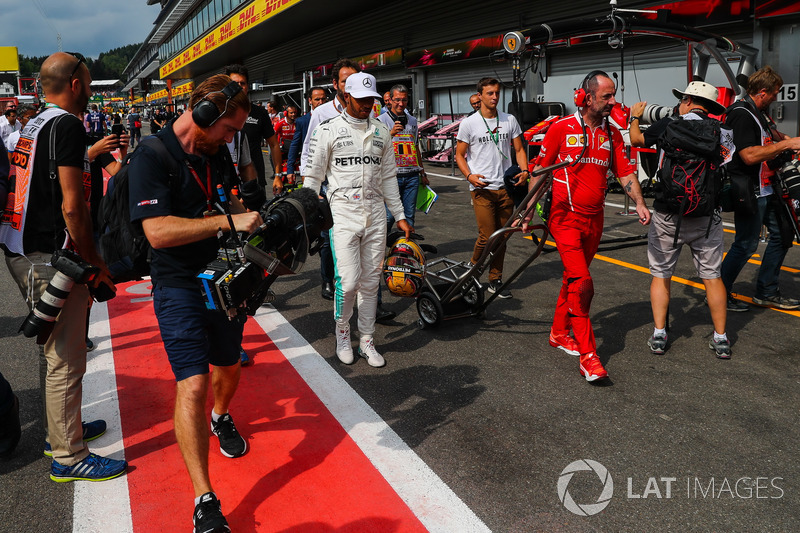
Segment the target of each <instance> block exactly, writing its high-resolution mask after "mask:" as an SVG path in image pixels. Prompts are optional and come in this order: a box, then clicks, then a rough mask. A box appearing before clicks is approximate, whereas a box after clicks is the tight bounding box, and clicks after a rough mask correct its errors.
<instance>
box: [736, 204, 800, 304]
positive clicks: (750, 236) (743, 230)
mask: <svg viewBox="0 0 800 533" xmlns="http://www.w3.org/2000/svg"><path fill="white" fill-rule="evenodd" d="M757 202H758V211H757V212H756V213H754V214H753V215H741V214H739V213H736V214H735V215H734V224H735V226H736V237H735V238H734V240H733V244H732V245H731V249H730V250H728V254H727V255H726V256H725V259H724V260H723V261H722V282H723V283H724V284H725V288H726V289H727V290H728V292H731V288H732V287H733V282H734V281H735V280H736V277H737V276H738V275H739V272H741V271H742V268H744V265H745V264H747V261H748V260H749V259H750V257H751V256H752V255H753V254H754V253H755V251H756V249H757V248H758V237H759V235H760V233H761V225H762V224H763V225H765V226H767V230H768V231H769V242H767V248H766V250H764V256H763V257H762V258H761V267H759V269H758V278H757V279H756V293H755V296H756V297H757V298H767V297H772V296H777V295H778V294H779V292H780V290H779V288H778V274H780V271H781V265H782V264H783V258H784V257H785V256H786V252H787V250H786V249H785V248H784V247H783V245H782V244H781V232H780V227H779V226H778V214H777V213H776V212H775V205H774V204H773V203H772V202H771V201H770V197H762V198H758V200H757Z"/></svg>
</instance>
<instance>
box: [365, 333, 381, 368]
mask: <svg viewBox="0 0 800 533" xmlns="http://www.w3.org/2000/svg"><path fill="white" fill-rule="evenodd" d="M358 355H360V356H361V357H363V358H365V359H366V360H367V363H369V366H373V367H375V368H380V367H382V366H383V365H385V364H386V361H385V360H384V359H383V356H382V355H381V354H379V353H378V350H376V349H375V341H374V340H373V339H372V336H371V335H370V336H364V337H361V340H360V341H359V343H358Z"/></svg>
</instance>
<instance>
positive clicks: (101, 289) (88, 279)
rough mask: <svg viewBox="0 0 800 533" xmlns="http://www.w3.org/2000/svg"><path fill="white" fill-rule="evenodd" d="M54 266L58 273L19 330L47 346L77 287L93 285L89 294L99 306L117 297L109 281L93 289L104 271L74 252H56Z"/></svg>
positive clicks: (104, 281) (103, 281)
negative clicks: (68, 298) (58, 318)
mask: <svg viewBox="0 0 800 533" xmlns="http://www.w3.org/2000/svg"><path fill="white" fill-rule="evenodd" d="M50 263H51V264H52V265H53V268H55V269H56V270H57V271H58V272H56V275H55V276H53V279H51V280H50V283H49V284H48V285H47V288H45V290H44V293H43V294H42V297H41V298H40V299H39V301H38V302H37V303H36V305H35V306H34V308H33V310H32V311H31V312H30V313H29V314H28V316H27V318H25V321H24V322H23V323H22V325H21V326H20V327H19V331H21V332H22V334H23V335H25V336H26V337H37V336H38V337H37V339H36V342H37V343H38V344H44V343H45V342H47V339H48V338H50V334H51V333H52V332H53V327H54V326H55V321H56V318H57V317H58V314H59V313H60V312H61V308H62V307H64V303H65V302H66V301H67V297H69V293H70V292H71V291H72V288H73V287H74V286H75V284H76V283H78V284H81V285H83V284H89V293H90V294H91V295H92V298H94V299H95V300H96V301H98V302H105V301H107V300H110V299H111V298H113V297H114V296H116V295H117V294H116V292H115V289H114V287H113V285H110V284H109V283H108V282H106V280H102V279H101V280H100V282H99V283H98V285H97V287H93V286H92V285H91V283H93V282H94V281H95V280H96V279H97V278H98V276H100V267H97V266H94V265H93V264H91V263H87V262H86V261H84V260H83V259H81V257H80V256H79V255H78V254H76V253H75V252H73V251H70V250H56V251H55V252H53V256H52V258H51V259H50Z"/></svg>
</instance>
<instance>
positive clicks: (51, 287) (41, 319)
mask: <svg viewBox="0 0 800 533" xmlns="http://www.w3.org/2000/svg"><path fill="white" fill-rule="evenodd" d="M74 285H75V281H74V280H73V279H72V278H70V277H69V276H67V275H65V274H63V273H61V272H56V275H55V276H53V279H52V280H50V283H49V284H48V285H47V288H46V289H45V290H44V293H43V294H42V297H41V299H40V300H39V301H38V302H37V303H36V306H35V307H34V308H33V311H31V312H30V313H29V314H28V317H27V318H26V319H25V322H23V323H22V325H21V326H20V328H19V331H21V332H22V334H23V335H25V336H26V337H29V338H30V337H35V336H36V335H38V334H39V333H40V332H42V331H43V328H48V329H52V327H53V322H55V320H56V317H58V313H60V312H61V308H62V307H64V302H65V301H66V300H67V297H68V296H69V293H70V291H71V290H72V287H73V286H74Z"/></svg>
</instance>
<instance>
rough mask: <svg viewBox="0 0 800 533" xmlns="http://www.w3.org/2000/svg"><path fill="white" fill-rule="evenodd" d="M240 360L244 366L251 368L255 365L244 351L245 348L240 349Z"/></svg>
mask: <svg viewBox="0 0 800 533" xmlns="http://www.w3.org/2000/svg"><path fill="white" fill-rule="evenodd" d="M239 358H240V359H241V361H242V366H250V365H252V364H253V360H252V359H250V356H249V355H247V352H245V351H244V348H239Z"/></svg>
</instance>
